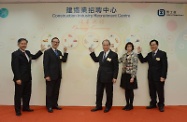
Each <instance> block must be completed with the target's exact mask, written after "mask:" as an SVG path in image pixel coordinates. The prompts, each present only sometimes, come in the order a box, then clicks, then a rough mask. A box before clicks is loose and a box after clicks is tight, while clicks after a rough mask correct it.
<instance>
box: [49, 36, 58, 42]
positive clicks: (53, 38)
mask: <svg viewBox="0 0 187 122" xmlns="http://www.w3.org/2000/svg"><path fill="white" fill-rule="evenodd" d="M54 39H58V41H59V42H60V40H59V38H57V37H53V38H52V39H51V42H53V40H54Z"/></svg>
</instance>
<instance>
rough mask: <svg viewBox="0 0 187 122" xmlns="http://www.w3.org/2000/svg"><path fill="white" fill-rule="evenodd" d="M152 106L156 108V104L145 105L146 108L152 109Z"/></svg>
mask: <svg viewBox="0 0 187 122" xmlns="http://www.w3.org/2000/svg"><path fill="white" fill-rule="evenodd" d="M153 108H157V107H156V105H150V106H147V107H146V109H153Z"/></svg>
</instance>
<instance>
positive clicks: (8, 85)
mask: <svg viewBox="0 0 187 122" xmlns="http://www.w3.org/2000/svg"><path fill="white" fill-rule="evenodd" d="M76 7H78V8H79V9H81V8H84V7H85V8H87V9H89V7H93V8H94V9H93V8H92V9H93V10H94V11H96V8H98V7H102V8H105V7H108V8H109V10H111V11H108V12H107V13H105V11H102V12H101V13H100V14H98V13H96V12H95V13H89V12H91V11H88V13H81V11H80V13H79V12H78V11H75V12H78V13H72V14H71V15H75V16H77V17H67V16H66V15H69V13H68V12H70V11H67V8H68V10H70V9H71V8H73V12H74V8H76ZM78 8H77V9H78ZM112 8H113V9H112ZM159 9H164V10H165V16H158V14H157V12H158V10H159ZM95 14H97V15H115V14H116V15H117V16H115V17H111V16H110V17H91V15H92V16H94V15H95ZM120 14H121V15H125V16H126V17H124V16H123V17H121V15H120ZM160 14H162V13H160ZM57 15H60V16H58V17H57ZM63 15H64V16H66V17H64V16H63ZM78 15H81V17H80V16H79V17H78ZM87 15H89V16H87ZM118 15H120V16H118ZM176 15H179V16H176ZM181 15H182V16H181ZM83 16H84V17H83ZM186 23H187V4H161V3H147V4H146V3H144V4H143V3H142V4H136V3H71V4H70V3H48V4H47V3H46V4H42V3H41V4H1V5H0V56H1V59H0V98H1V99H0V105H12V104H13V96H14V83H13V81H12V78H13V74H12V71H11V66H10V62H11V53H12V52H13V51H15V50H17V40H18V38H20V37H25V38H27V39H28V40H29V43H28V50H30V51H31V52H32V53H35V52H37V51H38V50H39V48H40V44H45V45H46V46H48V44H50V43H49V42H50V39H51V38H52V37H54V36H57V37H59V38H60V40H61V44H60V47H59V49H60V50H63V47H64V46H67V47H68V52H69V57H68V61H67V63H63V65H62V68H63V79H62V84H61V89H60V97H59V104H60V105H65V106H70V105H71V106H93V105H94V104H95V91H96V75H97V69H98V64H97V63H94V62H93V61H92V60H91V58H90V56H89V51H88V47H90V46H93V47H94V48H95V52H96V54H98V53H99V52H100V51H101V50H102V45H101V42H102V40H103V39H106V38H108V39H110V40H111V41H112V44H113V45H114V48H117V49H118V54H119V56H121V55H122V54H123V53H124V45H125V43H127V42H129V41H131V42H133V43H134V44H135V46H136V47H137V46H141V47H142V48H143V55H144V56H146V54H147V53H148V52H149V51H150V49H149V41H150V40H152V39H157V40H158V41H159V42H160V49H162V50H164V51H166V52H167V54H168V62H169V69H168V79H167V81H166V85H165V96H166V105H187V97H186V96H187V89H186V86H187V82H186V73H187V65H186V62H187V56H186V51H187V24H186ZM43 40H46V41H47V40H48V41H49V42H44V41H43ZM42 61H43V56H41V57H40V58H39V59H38V60H36V61H33V63H32V75H33V81H32V82H33V86H32V98H31V104H32V105H45V93H46V92H45V91H46V89H45V80H44V78H43V66H42ZM147 68H148V66H147V64H140V63H139V66H138V76H137V77H138V85H139V88H138V89H137V90H135V105H138V106H144V105H148V103H149V94H148V81H147ZM120 77H121V65H120V71H119V77H118V82H117V83H116V84H114V100H113V101H114V105H115V106H121V105H124V104H125V98H124V90H123V89H121V88H120V87H119V84H120ZM104 103H105V96H104V101H103V104H104Z"/></svg>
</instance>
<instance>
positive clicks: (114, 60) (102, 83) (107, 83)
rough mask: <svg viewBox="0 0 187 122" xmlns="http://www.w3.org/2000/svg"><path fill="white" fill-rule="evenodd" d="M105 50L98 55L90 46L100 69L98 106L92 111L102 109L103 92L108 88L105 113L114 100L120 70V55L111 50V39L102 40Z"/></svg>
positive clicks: (97, 92) (93, 57)
mask: <svg viewBox="0 0 187 122" xmlns="http://www.w3.org/2000/svg"><path fill="white" fill-rule="evenodd" d="M102 45H103V50H104V51H102V52H100V54H99V56H98V57H97V56H96V55H95V53H94V50H93V49H92V48H90V52H91V53H90V56H91V58H92V59H93V61H95V62H99V69H98V73H97V91H96V107H95V108H93V109H92V110H91V111H92V112H94V111H98V110H102V99H103V92H104V89H106V96H107V100H106V104H105V106H106V108H105V110H104V112H105V113H107V112H109V111H110V109H111V107H112V101H113V83H115V82H116V80H117V76H118V70H119V64H118V55H117V53H115V52H113V51H112V50H110V41H109V40H104V41H103V42H102Z"/></svg>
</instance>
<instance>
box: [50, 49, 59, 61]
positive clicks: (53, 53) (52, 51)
mask: <svg viewBox="0 0 187 122" xmlns="http://www.w3.org/2000/svg"><path fill="white" fill-rule="evenodd" d="M50 50H51V53H52V55H53V56H54V57H55V58H57V59H58V56H57V55H56V54H55V52H54V50H53V49H52V48H51V49H50ZM57 52H58V50H57Z"/></svg>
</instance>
